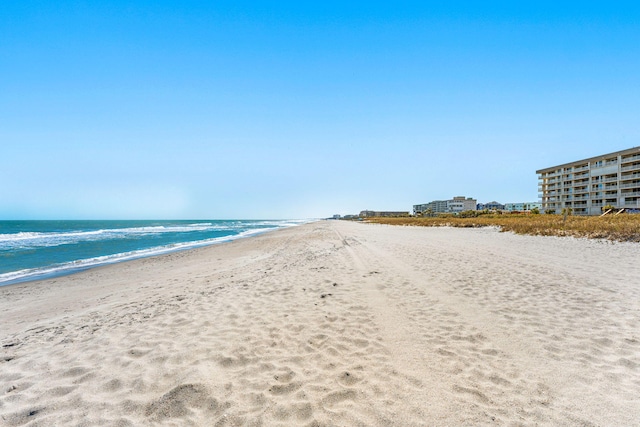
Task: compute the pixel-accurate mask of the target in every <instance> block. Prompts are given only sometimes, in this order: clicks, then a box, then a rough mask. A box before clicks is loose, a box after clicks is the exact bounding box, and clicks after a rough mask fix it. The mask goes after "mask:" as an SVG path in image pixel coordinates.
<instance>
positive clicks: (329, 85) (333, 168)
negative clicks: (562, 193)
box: [0, 1, 640, 219]
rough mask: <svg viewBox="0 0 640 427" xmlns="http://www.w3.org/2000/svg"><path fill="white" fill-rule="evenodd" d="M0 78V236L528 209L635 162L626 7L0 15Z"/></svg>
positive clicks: (85, 7) (630, 10)
mask: <svg viewBox="0 0 640 427" xmlns="http://www.w3.org/2000/svg"><path fill="white" fill-rule="evenodd" d="M0 64H1V66H0V182H1V183H2V185H0V219H22V218H24V219H36V218H38V219H53V218H56V219H57V218H61V219H67V218H68V219H74V218H167V219H171V218H194V219H195V218H308V217H324V216H329V215H332V214H334V213H340V214H347V213H355V212H358V211H360V210H363V209H376V210H410V209H411V206H412V205H413V204H416V203H424V202H428V201H430V200H434V199H447V198H450V197H452V196H457V195H465V196H472V197H474V198H477V199H478V200H479V201H481V202H488V201H492V200H497V201H500V202H503V203H505V202H519V201H534V200H537V197H538V196H537V177H536V174H535V171H536V170H537V169H541V168H544V167H548V166H553V165H556V164H561V163H565V162H569V161H573V160H578V159H581V158H586V157H591V156H595V155H598V154H603V153H607V152H610V151H616V150H622V149H625V148H630V147H634V146H640V6H638V5H637V3H632V2H593V3H590V2H545V1H536V2H528V3H525V2H456V1H447V2H445V1H438V2H429V1H421V2H375V1H366V2H365V1H363V2H332V1H322V2H301V1H296V2H286V1H279V2H241V1H233V2H232V1H229V2H215V1H211V2H208V1H180V2H177V1H176V2H166V1H165V2H163V1H148V2H147V1H101V2H83V1H73V2H66V1H21V2H2V4H1V5H0Z"/></svg>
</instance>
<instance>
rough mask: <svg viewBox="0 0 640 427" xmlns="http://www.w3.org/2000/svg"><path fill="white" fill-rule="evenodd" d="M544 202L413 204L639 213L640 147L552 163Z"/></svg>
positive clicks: (542, 176)
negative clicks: (563, 162) (555, 164)
mask: <svg viewBox="0 0 640 427" xmlns="http://www.w3.org/2000/svg"><path fill="white" fill-rule="evenodd" d="M536 174H538V191H539V194H538V196H539V198H540V201H537V202H518V203H505V204H502V203H499V202H496V201H492V202H488V203H478V202H477V200H476V199H474V198H472V197H464V196H456V197H454V198H452V199H449V200H433V201H431V202H428V203H422V204H417V205H413V215H414V216H424V215H439V214H454V215H457V214H460V213H461V212H466V211H486V210H488V211H502V212H504V211H506V212H534V213H536V212H539V213H549V214H553V213H555V214H561V213H564V212H570V213H572V214H574V215H600V214H602V213H603V212H607V211H614V210H615V211H616V212H622V211H627V212H639V213H640V147H634V148H629V149H627V150H622V151H616V152H613V153H609V154H602V155H600V156H596V157H591V158H588V159H584V160H578V161H575V162H571V163H565V164H562V165H558V166H552V167H549V168H544V169H540V170H538V171H536ZM409 215H410V213H409V212H407V211H372V210H364V211H361V212H360V214H359V215H347V216H344V217H341V216H340V215H334V216H333V218H334V219H339V218H344V219H353V218H367V217H403V216H409Z"/></svg>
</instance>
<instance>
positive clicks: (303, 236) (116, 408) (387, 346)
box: [0, 221, 640, 427]
mask: <svg viewBox="0 0 640 427" xmlns="http://www.w3.org/2000/svg"><path fill="white" fill-rule="evenodd" d="M639 260H640V245H638V244H611V243H607V242H601V241H588V240H583V239H572V238H553V237H531V236H516V235H512V234H508V233H499V232H498V231H496V230H494V229H451V228H413V227H391V226H380V225H370V224H361V223H350V222H341V221H324V222H317V223H312V224H308V225H304V226H301V227H297V228H293V229H287V230H282V231H277V232H273V233H269V234H265V235H261V236H258V237H254V238H250V239H245V240H240V241H236V242H232V243H228V244H223V245H218V246H213V247H208V248H201V249H197V250H193V251H189V252H181V253H175V254H171V255H167V256H161V257H156V258H148V259H143V260H137V261H132V262H127V263H122V264H118V265H114V266H109V267H104V268H99V269H94V270H90V271H87V272H84V273H79V274H75V275H73V276H68V277H63V278H57V279H52V280H46V281H42V282H35V283H28V284H21V285H13V286H5V287H2V288H0V327H1V328H2V329H1V331H0V345H1V348H0V350H1V352H0V387H2V389H0V424H1V425H5V426H22V425H29V426H36V425H37V426H52V425H61V426H67V425H91V426H93V425H107V426H138V425H172V426H188V425H196V426H236V425H237V426H240V425H246V426H260V425H263V426H273V425H281V426H295V425H303V426H315V425H317V426H325V425H326V426H334V425H335V426H403V427H404V426H445V425H449V426H458V425H549V426H557V425H575V426H590V425H601V426H608V425H611V426H622V425H625V426H629V425H640V263H639V262H638V261H639Z"/></svg>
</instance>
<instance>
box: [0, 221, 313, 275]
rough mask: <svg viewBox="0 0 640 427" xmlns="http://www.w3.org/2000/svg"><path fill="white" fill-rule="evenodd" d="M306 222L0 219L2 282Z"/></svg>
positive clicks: (189, 247) (166, 251)
mask: <svg viewBox="0 0 640 427" xmlns="http://www.w3.org/2000/svg"><path fill="white" fill-rule="evenodd" d="M305 222H308V221H306V220H206V221H190V220H183V221H139V220H136V221H0V286H2V285H8V284H12V283H19V282H25V281H30V280H39V279H43V278H50V277H55V276H60V275H66V274H71V273H74V272H77V271H81V270H86V269H88V268H91V267H97V266H100V265H105V264H111V263H115V262H121V261H126V260H131V259H135V258H142V257H147V256H152V255H159V254H164V253H168V252H174V251H179V250H185V249H191V248H195V247H199V246H206V245H212V244H216V243H221V242H227V241H230V240H235V239H238V238H242V237H247V236H251V235H255V234H258V233H263V232H266V231H271V230H276V229H279V228H284V227H292V226H296V225H300V224H303V223H305Z"/></svg>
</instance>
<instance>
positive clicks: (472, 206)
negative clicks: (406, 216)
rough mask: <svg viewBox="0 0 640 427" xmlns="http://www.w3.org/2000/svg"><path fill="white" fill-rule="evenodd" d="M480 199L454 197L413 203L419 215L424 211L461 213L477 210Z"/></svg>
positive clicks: (415, 213) (414, 211)
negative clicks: (419, 203) (418, 203)
mask: <svg viewBox="0 0 640 427" xmlns="http://www.w3.org/2000/svg"><path fill="white" fill-rule="evenodd" d="M477 204H478V201H477V200H476V199H472V198H471V197H467V198H465V197H464V196H458V197H454V198H453V199H450V200H434V201H433V202H429V203H423V204H421V205H413V214H414V215H418V214H421V213H424V212H427V211H429V212H431V213H434V214H437V213H460V212H464V211H475V210H476V207H477Z"/></svg>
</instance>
